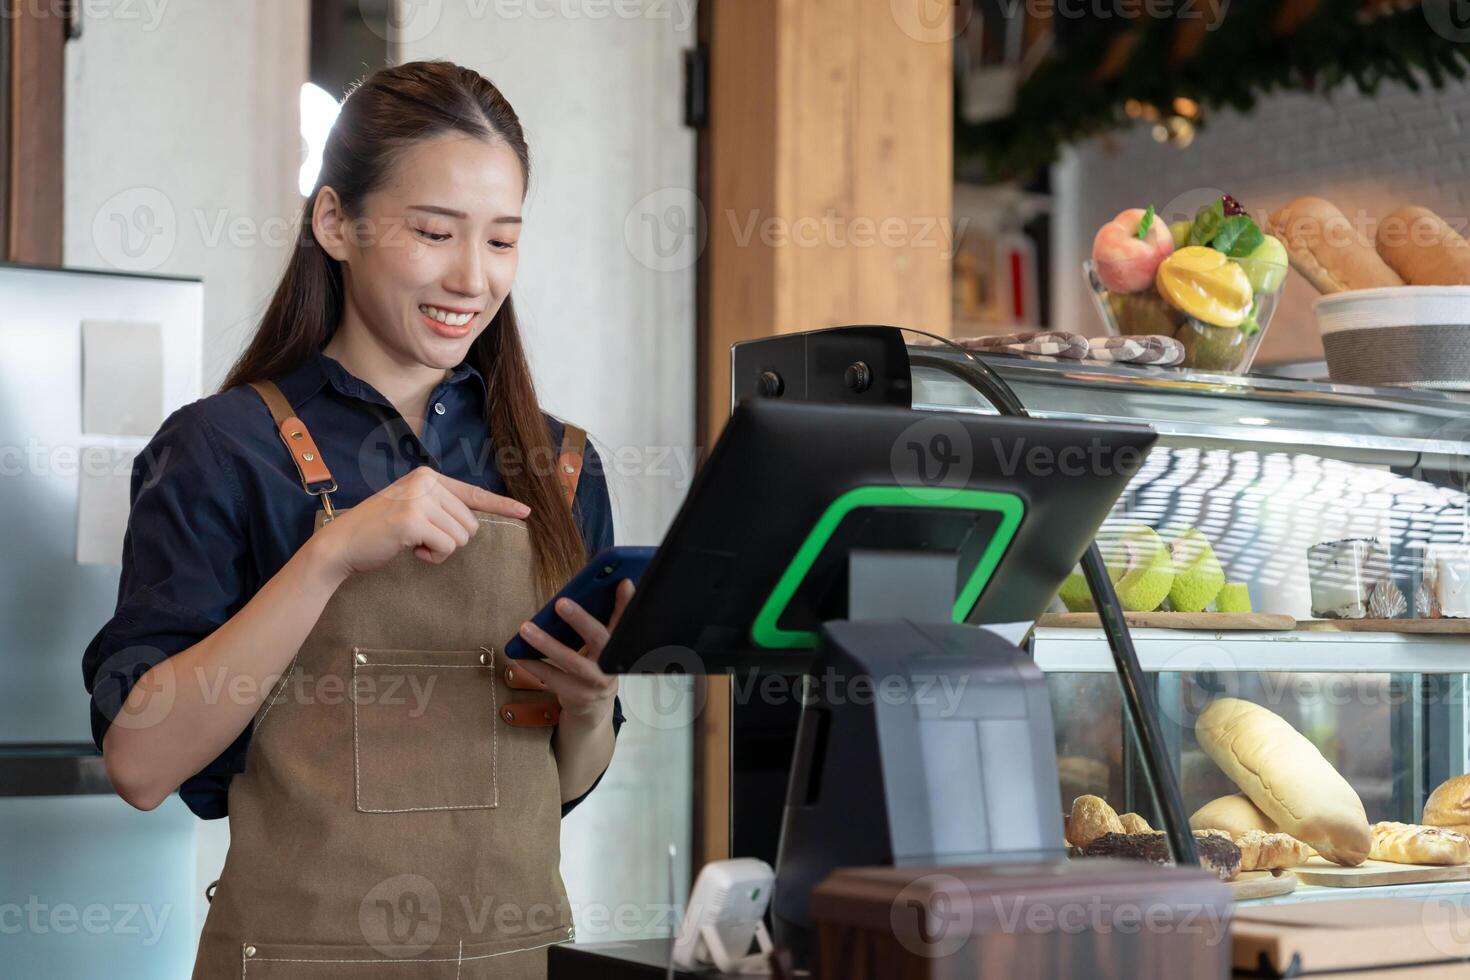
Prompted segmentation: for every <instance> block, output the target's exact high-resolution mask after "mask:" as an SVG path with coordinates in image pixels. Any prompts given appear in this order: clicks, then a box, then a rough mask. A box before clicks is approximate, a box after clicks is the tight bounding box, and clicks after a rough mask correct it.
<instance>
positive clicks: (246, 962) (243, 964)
mask: <svg viewBox="0 0 1470 980" xmlns="http://www.w3.org/2000/svg"><path fill="white" fill-rule="evenodd" d="M249 972H250V957H248V956H246V955H245V944H244V943H241V944H240V980H245V974H247V973H249Z"/></svg>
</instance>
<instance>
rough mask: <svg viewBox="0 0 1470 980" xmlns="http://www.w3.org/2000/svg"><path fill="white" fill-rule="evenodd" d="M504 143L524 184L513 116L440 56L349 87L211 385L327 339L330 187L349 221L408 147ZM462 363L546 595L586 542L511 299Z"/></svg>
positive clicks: (570, 571)
mask: <svg viewBox="0 0 1470 980" xmlns="http://www.w3.org/2000/svg"><path fill="white" fill-rule="evenodd" d="M451 131H454V132H459V133H464V134H467V135H469V136H473V137H477V138H479V139H484V140H499V141H502V142H504V143H505V144H506V145H507V146H508V147H510V149H511V150H512V151H514V153H515V155H516V156H517V157H518V158H519V160H520V163H521V170H522V173H523V174H524V175H525V180H526V184H527V186H529V184H530V180H531V163H530V152H529V150H528V149H527V147H526V139H525V135H524V134H523V133H522V132H521V123H520V119H519V118H517V116H516V113H515V110H514V109H512V108H511V106H510V103H509V102H507V101H506V99H505V96H504V95H502V94H501V92H500V90H499V89H498V88H496V87H495V86H494V85H492V84H491V83H490V81H489V80H487V79H486V78H484V77H483V76H481V75H480V74H479V73H478V72H476V71H473V70H471V69H469V68H464V67H461V66H459V65H456V64H454V63H452V62H449V61H444V60H435V61H415V62H410V63H408V64H404V65H396V66H391V67H387V68H381V69H379V70H377V71H375V72H373V73H372V74H371V75H369V76H368V77H367V78H365V79H363V80H362V81H360V82H359V83H358V84H357V85H355V86H354V87H353V88H352V89H350V90H349V91H348V94H347V98H346V99H345V101H344V102H343V103H342V109H341V112H340V114H339V115H338V117H337V120H336V122H335V123H334V124H333V126H332V131H331V134H330V136H329V137H328V138H327V143H326V147H325V149H324V151H323V154H322V169H321V174H320V176H318V178H317V183H316V187H315V189H313V191H312V193H311V196H310V197H309V198H308V199H307V201H306V205H305V207H304V208H303V210H302V215H301V224H300V230H299V235H298V239H297V243H296V248H295V249H294V250H293V252H292V254H291V258H290V262H289V263H288V265H287V267H286V271H285V273H284V274H283V275H282V277H281V281H280V284H279V285H278V286H277V287H276V291H275V295H274V296H272V297H271V302H270V306H269V307H268V308H267V309H266V311H265V315H264V317H263V318H262V319H261V321H260V326H259V327H258V328H257V329H256V331H255V336H254V337H253V338H252V339H251V341H250V344H249V345H248V346H247V347H246V348H245V351H244V353H242V354H241V355H240V358H239V360H237V361H236V362H235V364H234V366H233V367H232V368H231V369H230V372H229V375H228V376H227V377H226V378H225V381H224V384H223V385H221V387H220V390H221V391H226V390H228V389H230V388H234V387H236V386H238V385H242V384H247V383H249V382H251V381H258V380H265V379H269V378H275V377H279V376H281V375H283V374H286V373H287V372H289V371H291V370H292V369H293V368H295V367H297V366H299V365H300V364H301V363H302V362H303V361H305V360H306V359H307V358H308V357H310V356H311V355H312V353H314V352H315V351H319V350H321V349H322V347H323V346H325V345H326V343H327V341H328V340H330V339H331V336H332V334H333V333H334V332H335V331H336V329H337V325H338V323H340V322H341V319H342V313H343V304H344V299H343V287H342V267H341V265H340V264H339V263H338V262H337V260H336V259H334V258H332V257H331V256H330V255H328V254H327V253H326V251H325V250H323V249H322V247H321V246H320V245H319V244H318V243H317V240H316V236H315V235H314V234H313V232H312V228H311V218H312V207H313V204H314V202H315V201H316V197H317V195H318V194H319V193H321V189H322V187H323V186H326V185H330V186H331V187H332V188H333V189H334V190H335V191H336V192H337V194H338V196H339V197H340V198H341V200H342V207H343V209H344V210H345V212H346V215H347V217H348V218H350V219H357V218H359V217H360V216H361V214H362V205H363V201H364V200H365V199H366V197H367V196H368V195H369V194H371V193H372V192H373V191H374V190H376V189H377V188H378V187H380V186H382V185H383V183H384V182H385V181H386V180H387V178H388V177H389V175H390V173H391V171H392V168H393V165H394V163H395V162H396V161H397V159H398V156H399V155H400V154H401V152H402V151H403V150H404V149H406V148H407V147H409V146H411V145H413V144H415V143H418V142H420V141H423V140H429V139H434V138H437V137H439V136H441V135H443V134H445V133H447V132H451ZM466 360H467V361H468V362H469V363H470V364H471V365H473V366H474V367H475V368H476V369H477V370H478V371H479V372H480V374H481V375H482V376H484V378H485V380H486V382H487V383H488V387H489V391H490V397H489V399H488V400H487V402H486V407H485V424H486V426H487V430H488V432H489V436H490V439H491V444H492V445H493V446H495V447H496V460H497V463H498V465H499V466H500V473H501V477H502V478H503V479H504V481H505V489H506V493H507V494H508V495H509V496H510V497H513V498H514V499H516V500H519V501H521V502H522V503H524V504H526V505H528V506H529V507H530V508H531V516H530V518H529V519H528V524H529V526H530V532H531V544H532V550H533V552H534V554H535V562H534V564H535V574H536V585H537V587H538V589H539V590H540V592H541V594H542V598H546V597H549V596H550V595H551V594H552V593H554V592H555V591H556V590H557V589H559V588H560V587H561V585H562V583H564V582H566V581H567V580H568V579H569V578H571V577H572V575H574V574H575V573H576V571H577V569H579V568H580V567H581V566H582V564H583V563H584V562H585V550H584V549H585V545H584V544H583V541H582V535H581V533H580V531H579V530H578V528H577V524H576V522H575V521H574V520H572V516H571V512H570V508H569V507H568V506H567V502H566V499H565V497H564V496H563V495H562V492H561V485H560V482H559V480H558V479H557V476H556V472H555V466H554V462H555V458H556V450H555V447H553V446H552V445H551V433H550V432H549V431H548V428H547V425H546V422H545V418H544V417H543V416H542V414H541V408H540V405H539V403H538V402H537V400H536V388H535V385H534V384H533V383H532V380H531V371H530V367H529V366H528V365H527V363H526V354H525V348H524V347H523V346H522V345H521V335H520V330H519V328H518V326H517V324H516V315H515V309H514V306H513V304H512V303H511V297H510V296H509V295H507V296H506V297H505V301H504V302H503V303H502V304H501V306H500V309H499V311H498V312H497V313H496V314H495V318H494V319H493V320H491V321H490V324H489V326H487V327H486V328H485V330H484V331H483V332H482V333H481V334H480V335H479V336H478V337H477V338H475V342H474V343H473V344H472V345H471V347H470V351H469V355H468V357H467V358H466Z"/></svg>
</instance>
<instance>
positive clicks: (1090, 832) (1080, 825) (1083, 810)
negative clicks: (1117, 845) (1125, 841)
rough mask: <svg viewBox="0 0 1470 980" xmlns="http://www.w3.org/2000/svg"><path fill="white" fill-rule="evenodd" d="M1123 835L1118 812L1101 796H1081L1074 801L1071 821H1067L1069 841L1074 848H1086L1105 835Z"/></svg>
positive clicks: (1121, 822)
mask: <svg viewBox="0 0 1470 980" xmlns="http://www.w3.org/2000/svg"><path fill="white" fill-rule="evenodd" d="M1121 833H1123V821H1121V820H1119V819H1118V811H1116V810H1114V809H1113V808H1112V807H1110V806H1108V801H1107V800H1105V799H1103V798H1102V797H1100V796H1079V797H1077V799H1075V800H1073V801H1072V815H1071V819H1070V820H1068V821H1067V840H1069V841H1071V842H1072V845H1073V846H1074V847H1086V846H1087V845H1088V844H1091V843H1092V842H1093V841H1095V840H1097V839H1098V838H1099V837H1101V836H1102V835H1103V834H1121Z"/></svg>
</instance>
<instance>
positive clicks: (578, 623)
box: [515, 579, 634, 725]
mask: <svg viewBox="0 0 1470 980" xmlns="http://www.w3.org/2000/svg"><path fill="white" fill-rule="evenodd" d="M633 592H634V586H633V581H632V580H631V579H623V580H622V581H621V582H619V583H618V587H617V592H616V593H615V600H614V604H613V612H612V616H611V617H610V618H609V619H608V622H607V625H606V626H604V625H603V624H602V623H600V622H598V621H597V617H595V616H593V615H592V614H591V613H589V612H588V611H587V610H586V609H583V608H582V607H581V606H580V605H578V604H577V603H576V602H574V601H573V600H571V599H566V598H563V599H560V600H558V602H557V604H556V613H557V615H558V616H560V617H561V618H562V619H564V620H566V621H567V623H569V624H570V625H571V626H572V627H573V628H574V629H575V630H576V631H577V633H578V635H579V636H581V638H582V640H583V644H582V646H581V648H580V649H577V650H573V649H572V648H571V647H569V646H567V645H566V644H565V643H562V642H561V641H559V640H557V639H556V638H555V637H553V636H551V635H550V634H548V633H547V632H545V631H544V630H542V629H540V628H538V627H537V626H536V624H534V623H532V622H531V621H530V620H527V621H526V622H524V623H522V624H521V629H520V636H521V639H523V640H524V641H525V642H527V643H529V644H530V645H531V646H533V647H535V648H536V649H537V650H539V651H541V653H542V654H543V655H545V657H546V659H545V660H529V659H528V660H516V661H515V665H516V669H517V670H524V671H526V672H527V673H529V674H530V675H531V676H532V677H534V678H536V679H537V680H538V681H540V682H541V683H542V684H544V685H545V686H546V689H547V690H548V691H551V692H552V693H553V694H555V695H556V698H557V700H558V701H559V702H561V710H562V719H563V721H562V723H563V724H566V723H567V722H568V721H569V720H573V719H574V720H575V722H574V723H586V724H590V725H598V724H601V723H602V722H603V721H604V720H605V719H607V718H610V717H611V716H612V708H613V698H614V696H616V695H617V693H618V679H617V676H616V675H613V674H606V673H604V672H603V670H602V668H601V667H599V666H598V661H599V659H601V657H602V648H603V647H605V646H607V641H608V638H609V637H610V636H611V635H612V631H613V628H614V627H616V626H617V625H618V620H619V619H620V618H621V617H622V615H623V610H624V609H626V608H627V607H628V603H629V602H630V601H631V600H632V598H633ZM568 716H570V718H569V717H568Z"/></svg>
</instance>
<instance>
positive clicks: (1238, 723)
mask: <svg viewBox="0 0 1470 980" xmlns="http://www.w3.org/2000/svg"><path fill="white" fill-rule="evenodd" d="M1194 731H1195V737H1196V739H1197V740H1198V741H1199V745H1200V748H1202V749H1204V751H1205V753H1206V754H1207V755H1208V756H1209V757H1210V758H1211V759H1213V760H1215V764H1216V765H1218V766H1219V767H1220V768H1221V769H1223V770H1224V771H1225V774H1226V775H1227V776H1229V777H1230V778H1231V779H1232V780H1234V781H1235V785H1237V786H1239V787H1240V788H1241V790H1242V791H1243V792H1244V793H1245V795H1246V796H1249V797H1250V798H1251V802H1252V803H1254V804H1255V805H1256V806H1258V807H1260V808H1261V812H1262V813H1264V814H1265V815H1266V816H1267V817H1269V818H1271V820H1273V821H1275V823H1276V825H1277V827H1279V828H1280V829H1281V830H1282V831H1284V832H1285V833H1288V834H1290V835H1291V836H1293V837H1295V838H1296V839H1297V840H1300V841H1305V842H1306V843H1308V844H1310V845H1312V847H1314V848H1316V849H1317V852H1318V853H1319V854H1321V855H1322V856H1323V857H1324V858H1326V859H1327V860H1329V861H1332V862H1334V863H1336V864H1341V865H1345V866H1348V867H1354V866H1357V865H1359V864H1362V863H1363V862H1364V861H1365V860H1366V859H1367V857H1368V852H1369V851H1370V850H1371V849H1372V847H1373V832H1372V828H1371V827H1369V825H1368V815H1367V813H1366V812H1364V810H1363V801H1362V800H1361V799H1359V798H1358V794H1357V793H1356V792H1354V791H1353V788H1352V787H1351V786H1350V785H1348V782H1347V780H1345V779H1343V778H1342V776H1341V775H1340V774H1339V773H1338V771H1337V770H1336V769H1334V768H1332V764H1331V763H1330V762H1328V761H1327V760H1326V759H1325V758H1323V757H1322V753H1321V752H1319V751H1317V747H1316V746H1315V745H1313V744H1312V743H1311V742H1309V741H1307V739H1306V738H1305V737H1304V736H1302V734H1301V733H1300V732H1298V731H1297V730H1296V729H1295V728H1292V727H1291V725H1289V724H1287V723H1286V721H1285V720H1283V719H1282V718H1281V717H1279V716H1278V715H1276V714H1274V713H1273V712H1271V711H1268V710H1266V709H1265V708H1262V707H1261V706H1259V705H1255V704H1251V703H1250V702H1249V701H1241V700H1240V699H1238V698H1220V699H1219V700H1217V701H1215V702H1213V703H1212V704H1211V705H1210V706H1209V707H1207V708H1206V709H1205V710H1204V711H1203V712H1202V713H1201V714H1200V716H1199V720H1198V721H1197V722H1195V726H1194Z"/></svg>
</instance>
